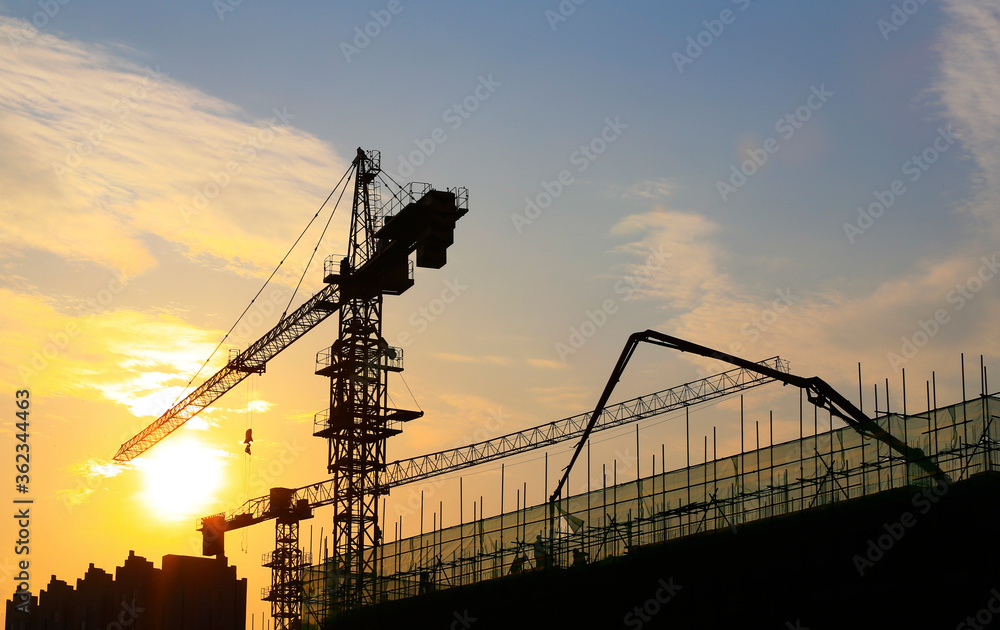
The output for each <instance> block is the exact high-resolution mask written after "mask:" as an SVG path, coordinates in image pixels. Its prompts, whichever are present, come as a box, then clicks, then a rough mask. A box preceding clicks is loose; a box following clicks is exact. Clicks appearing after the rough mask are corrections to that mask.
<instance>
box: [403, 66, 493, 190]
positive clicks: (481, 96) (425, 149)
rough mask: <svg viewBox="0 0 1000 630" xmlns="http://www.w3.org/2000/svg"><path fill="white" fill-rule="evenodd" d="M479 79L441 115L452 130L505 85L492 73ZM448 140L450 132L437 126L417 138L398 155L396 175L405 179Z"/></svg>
mask: <svg viewBox="0 0 1000 630" xmlns="http://www.w3.org/2000/svg"><path fill="white" fill-rule="evenodd" d="M477 79H478V81H477V83H476V85H475V87H474V88H473V89H472V92H471V93H470V94H469V95H468V96H466V97H465V98H463V99H462V100H461V101H455V102H454V103H452V104H451V106H450V107H448V109H446V110H444V113H443V114H442V115H441V119H442V120H443V121H444V122H445V123H447V124H448V127H449V129H451V130H452V131H458V129H459V127H461V126H462V124H464V123H465V121H466V120H468V119H469V117H470V116H472V114H474V113H475V112H477V111H479V108H480V106H482V104H483V103H484V102H486V101H488V100H489V99H490V97H491V96H493V93H494V92H496V90H497V88H498V87H500V86H502V85H503V83H500V82H499V81H495V80H493V74H492V73H491V74H488V75H486V76H485V77H484V76H483V75H479V76H478V77H477ZM447 140H448V132H447V131H445V130H444V128H443V127H435V128H434V130H433V131H431V132H430V134H429V135H428V136H427V137H426V138H422V139H421V138H415V139H414V140H413V144H414V145H416V147H417V148H416V149H414V150H413V151H410V152H409V153H408V154H407V155H405V156H403V155H399V156H397V159H398V160H399V165H398V166H397V167H396V177H397V178H398V179H404V178H408V177H410V176H411V175H413V173H414V172H416V169H417V167H419V166H420V165H422V164H423V163H424V162H426V161H427V158H429V157H430V156H431V155H433V154H434V152H435V151H436V150H437V148H438V147H439V146H440V145H442V144H444V143H445V142H446V141H447Z"/></svg>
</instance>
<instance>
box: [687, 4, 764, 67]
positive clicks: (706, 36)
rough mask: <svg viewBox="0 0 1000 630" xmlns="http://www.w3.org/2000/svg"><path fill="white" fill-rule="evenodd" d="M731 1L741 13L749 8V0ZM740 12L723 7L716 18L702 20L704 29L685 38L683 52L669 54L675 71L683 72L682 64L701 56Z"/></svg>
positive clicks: (689, 63) (734, 20)
mask: <svg viewBox="0 0 1000 630" xmlns="http://www.w3.org/2000/svg"><path fill="white" fill-rule="evenodd" d="M732 3H733V4H735V5H737V6H738V7H739V9H740V13H742V12H743V11H746V10H747V9H748V8H750V5H751V0H732ZM740 13H735V12H733V10H732V9H723V10H722V11H721V12H720V13H719V17H718V19H711V20H702V22H701V24H702V26H704V27H705V30H702V31H699V32H698V33H697V34H695V35H694V36H689V37H688V38H687V40H686V41H687V46H685V47H684V49H683V50H684V52H683V53H681V52H677V51H674V54H673V55H671V59H673V60H674V65H675V66H677V72H680V73H682V74H683V73H684V66H688V65H691V64H692V63H694V60H695V59H697V58H698V57H701V55H702V53H704V52H705V50H707V49H708V48H709V47H711V46H712V44H714V43H715V42H716V41H718V39H719V37H721V36H722V33H723V32H725V30H726V27H727V26H730V25H732V24H733V23H734V22H736V18H737V17H738V16H739V15H740Z"/></svg>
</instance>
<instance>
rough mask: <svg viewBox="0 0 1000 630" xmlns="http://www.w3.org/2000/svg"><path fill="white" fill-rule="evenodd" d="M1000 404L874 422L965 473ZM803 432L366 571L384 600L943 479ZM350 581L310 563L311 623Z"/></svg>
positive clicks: (507, 518) (835, 438)
mask: <svg viewBox="0 0 1000 630" xmlns="http://www.w3.org/2000/svg"><path fill="white" fill-rule="evenodd" d="M997 411H1000V395H997V394H994V395H991V396H982V397H979V398H976V399H972V400H969V401H966V402H963V403H958V404H955V405H951V406H947V407H943V408H939V409H933V410H930V411H927V412H924V413H920V414H914V415H903V414H896V413H892V414H885V415H882V416H879V417H877V418H876V421H877V422H878V423H879V425H880V426H881V427H882V428H883V429H885V430H886V431H888V432H890V433H891V434H892V435H894V436H897V437H900V438H901V439H903V440H905V441H906V443H907V444H910V445H912V446H916V447H918V448H920V449H921V450H922V451H923V452H924V453H925V454H927V455H928V456H929V457H930V458H932V460H933V461H934V462H935V463H936V464H937V465H938V466H939V467H940V468H941V469H942V470H944V471H945V473H946V474H947V475H948V477H949V478H950V479H951V480H952V481H956V482H957V481H961V480H964V479H968V478H969V477H970V476H972V475H975V474H977V473H980V472H984V471H989V470H997V469H998V466H997V458H998V450H1000V448H998V447H1000V423H997V424H993V423H992V420H993V419H1000V416H995V415H992V413H995V412H997ZM991 412H992V413H991ZM800 436H801V437H800V438H799V439H797V440H792V441H788V442H784V443H780V444H774V445H770V446H766V447H762V448H756V449H754V450H749V451H746V452H743V453H738V454H735V455H732V456H728V457H715V454H714V453H712V456H713V457H712V459H709V457H708V455H709V450H708V442H707V438H706V441H705V446H704V449H705V461H704V463H701V464H697V465H692V466H689V467H687V468H682V469H679V470H673V471H665V472H661V473H659V474H655V475H653V476H651V477H646V478H643V479H639V480H636V481H632V482H629V483H622V484H617V485H611V486H607V487H602V488H601V489H598V490H593V491H590V492H587V493H584V494H580V495H576V496H573V497H569V498H567V499H563V500H561V501H560V502H559V504H558V506H557V515H558V518H557V519H555V522H554V523H553V522H551V521H550V519H549V506H548V505H547V504H541V505H537V506H534V507H529V508H521V509H518V510H516V511H513V512H509V513H506V514H501V515H498V516H493V517H489V518H479V519H474V520H473V521H471V522H467V523H463V524H460V525H457V526H452V527H447V528H437V529H436V530H435V531H432V532H428V533H424V534H422V535H418V536H413V537H409V538H403V539H398V540H394V541H391V542H387V543H385V544H383V545H380V546H379V547H378V549H377V558H376V560H375V565H376V566H377V567H378V574H379V575H378V576H368V577H374V578H375V579H376V580H377V581H378V588H377V592H378V593H379V601H380V602H384V601H391V600H397V599H403V598H408V597H415V596H418V595H421V594H424V593H428V592H431V591H436V590H441V589H447V588H454V587H457V586H463V585H467V584H474V583H478V582H482V581H485V580H491V579H498V578H501V577H503V576H507V575H511V574H516V573H521V572H529V571H539V570H544V569H546V568H548V567H570V566H574V565H580V564H588V563H595V562H609V561H613V560H614V558H616V557H622V556H624V555H625V554H626V553H629V552H632V551H634V550H636V549H638V548H640V547H643V546H645V545H653V544H657V543H662V542H665V541H668V540H674V539H677V538H682V537H685V536H689V535H692V534H696V533H699V532H704V531H709V530H718V529H723V528H732V529H735V528H739V527H740V526H741V525H743V524H745V523H749V522H751V521H757V520H761V519H767V518H770V517H773V516H778V515H782V514H788V513H792V512H797V511H800V510H806V509H809V508H813V507H816V506H820V505H826V504H830V503H834V502H838V501H846V500H849V499H854V498H857V497H862V496H866V495H870V494H875V493H878V492H881V491H884V490H889V489H893V488H900V487H907V486H916V487H929V486H932V485H934V484H935V483H941V482H939V481H935V480H934V479H933V478H932V477H930V476H928V474H927V473H926V471H925V470H924V469H923V468H921V467H919V466H917V465H915V464H913V463H912V462H907V461H905V459H904V458H903V457H901V456H899V455H898V454H897V453H895V452H893V451H892V450H891V449H890V448H889V447H888V446H886V444H884V443H883V442H880V441H878V440H874V439H871V438H867V437H863V436H862V435H861V434H859V433H858V432H857V431H856V430H855V429H853V428H851V427H843V428H839V429H832V430H830V431H826V432H814V434H813V435H803V430H802V423H801V422H800ZM713 451H714V446H713ZM438 522H440V521H438ZM553 532H554V535H552V533H553ZM343 578H344V571H343V568H341V570H340V571H338V570H337V567H335V566H333V565H332V562H331V561H323V562H320V563H319V564H317V565H315V566H311V567H308V568H307V569H306V570H305V573H304V576H303V611H304V617H303V628H318V627H321V625H320V623H321V620H323V619H326V618H328V611H329V607H328V606H329V601H330V596H331V594H332V593H334V592H336V589H337V585H338V584H339V583H340V581H341V580H342V579H343Z"/></svg>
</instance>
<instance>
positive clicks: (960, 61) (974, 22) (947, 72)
mask: <svg viewBox="0 0 1000 630" xmlns="http://www.w3.org/2000/svg"><path fill="white" fill-rule="evenodd" d="M943 6H944V8H945V11H946V12H947V14H948V16H949V17H950V23H949V24H948V25H947V26H946V27H945V30H944V34H943V37H942V40H941V44H940V49H941V78H940V80H939V81H938V83H937V85H936V92H937V93H938V94H939V95H940V98H941V101H942V102H943V104H944V106H945V109H946V115H947V116H948V118H949V120H950V121H951V122H952V124H953V125H954V127H955V129H956V130H957V132H958V134H960V136H961V142H962V145H963V146H964V147H965V148H966V149H967V150H968V151H969V153H970V154H971V156H972V159H973V160H974V161H975V164H976V166H977V167H978V171H979V172H978V176H977V181H976V184H977V188H978V190H977V195H976V196H975V198H974V199H973V201H972V202H971V203H970V204H969V205H968V206H967V208H966V209H967V210H968V211H969V212H971V213H972V214H973V215H974V216H976V217H978V218H979V219H980V220H982V221H983V222H985V223H987V224H988V225H990V226H991V227H992V228H993V234H992V236H993V237H996V236H997V235H998V234H1000V213H998V212H997V208H998V207H1000V7H998V6H997V3H996V2H993V1H992V0H947V1H946V2H944V4H943Z"/></svg>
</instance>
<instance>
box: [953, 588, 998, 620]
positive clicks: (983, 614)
mask: <svg viewBox="0 0 1000 630" xmlns="http://www.w3.org/2000/svg"><path fill="white" fill-rule="evenodd" d="M990 595H992V597H990V599H989V601H988V602H986V605H985V606H983V607H982V608H980V609H979V612H977V613H976V614H974V615H969V616H968V617H966V618H965V619H963V620H962V622H961V623H959V624H958V625H957V626H955V630H983V628H985V627H986V626H988V625H990V624H991V623H993V616H994V615H996V614H998V613H1000V592H997V589H996V588H992V589H990Z"/></svg>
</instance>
